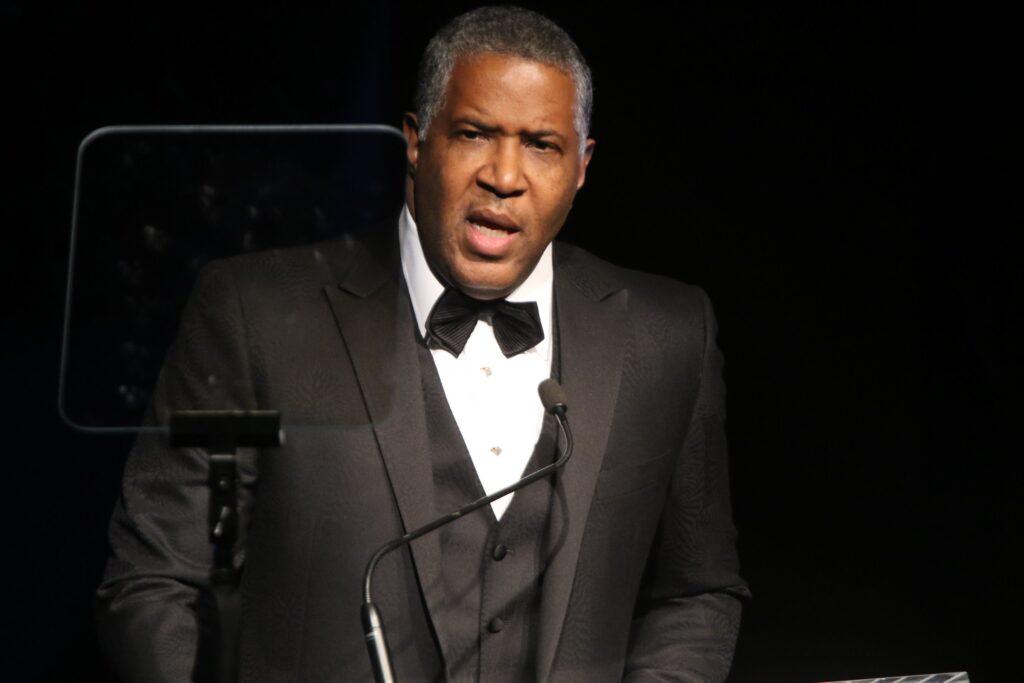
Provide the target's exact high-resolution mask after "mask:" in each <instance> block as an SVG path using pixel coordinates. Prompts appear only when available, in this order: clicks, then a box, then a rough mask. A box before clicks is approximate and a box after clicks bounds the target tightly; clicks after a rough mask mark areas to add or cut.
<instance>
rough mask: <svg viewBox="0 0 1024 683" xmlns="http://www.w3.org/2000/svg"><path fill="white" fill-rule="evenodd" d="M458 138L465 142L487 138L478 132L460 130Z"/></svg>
mask: <svg viewBox="0 0 1024 683" xmlns="http://www.w3.org/2000/svg"><path fill="white" fill-rule="evenodd" d="M458 136H459V137H460V138H462V139H463V140H483V139H484V138H485V137H486V136H485V135H484V133H482V132H480V131H478V130H472V129H467V130H460V131H459V132H458Z"/></svg>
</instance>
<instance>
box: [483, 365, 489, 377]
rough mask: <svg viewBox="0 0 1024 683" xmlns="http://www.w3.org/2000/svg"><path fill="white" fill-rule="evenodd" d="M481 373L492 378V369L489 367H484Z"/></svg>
mask: <svg viewBox="0 0 1024 683" xmlns="http://www.w3.org/2000/svg"><path fill="white" fill-rule="evenodd" d="M480 372H482V373H483V374H484V377H490V376H491V369H490V368H489V367H487V366H486V365H485V366H484V367H482V368H480Z"/></svg>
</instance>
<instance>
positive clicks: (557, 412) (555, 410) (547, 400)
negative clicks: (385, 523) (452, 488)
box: [362, 379, 573, 683]
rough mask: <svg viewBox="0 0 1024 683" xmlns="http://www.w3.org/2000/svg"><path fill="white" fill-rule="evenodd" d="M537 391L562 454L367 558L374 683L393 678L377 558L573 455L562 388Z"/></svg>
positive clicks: (551, 384) (545, 385)
mask: <svg viewBox="0 0 1024 683" xmlns="http://www.w3.org/2000/svg"><path fill="white" fill-rule="evenodd" d="M537 393H539V394H540V401H541V403H542V404H543V405H544V410H545V411H546V412H548V413H550V414H551V415H553V416H554V418H555V420H556V421H557V422H558V427H559V429H560V430H561V432H562V436H563V438H564V442H565V446H564V448H563V449H562V455H561V456H560V457H559V458H558V460H555V461H554V462H553V463H550V464H548V465H545V466H544V467H541V468H540V469H539V470H537V471H536V472H533V473H531V474H528V475H526V476H525V477H523V478H522V479H520V480H519V481H517V482H515V483H513V484H510V485H509V486H506V487H505V488H503V489H501V490H500V491H495V492H494V493H492V494H490V495H489V496H484V497H483V498H477V499H476V500H474V501H473V502H472V503H469V504H468V505H465V506H463V507H461V508H459V509H458V510H455V511H454V512H449V513H448V514H446V515H444V516H443V517H438V518H437V519H435V520H434V521H432V522H430V523H428V524H424V525H423V526H421V527H420V528H418V529H413V530H412V531H410V532H409V533H407V534H405V535H404V536H402V537H400V538H396V539H394V540H392V541H388V542H387V543H385V544H384V545H382V546H381V547H380V548H378V549H377V552H375V553H374V554H373V557H371V558H370V561H369V562H368V563H367V565H366V573H365V574H364V575H363V608H362V616H363V632H364V633H365V634H366V647H367V650H368V651H369V653H370V663H371V665H372V666H373V677H374V679H375V680H376V681H377V683H394V681H395V674H394V671H393V670H392V668H391V655H390V654H389V653H388V643H387V639H386V638H385V636H384V624H383V622H382V621H381V618H380V613H379V612H378V611H377V606H376V605H374V604H373V598H372V597H371V590H370V583H371V581H372V579H373V570H374V568H376V566H377V562H379V561H380V558H382V557H384V556H385V555H387V554H388V553H389V552H391V551H392V550H396V549H398V548H401V547H402V546H404V545H407V544H409V543H411V542H412V541H415V540H416V539H417V538H419V537H420V536H423V535H425V534H429V533H430V532H431V531H434V530H435V529H439V528H441V527H443V526H444V525H446V524H449V523H451V522H454V521H455V520H457V519H458V518H459V517H462V516H463V515H467V514H469V513H470V512H473V511H474V510H477V509H479V508H482V507H483V506H484V505H489V504H490V503H493V502H494V501H496V500H498V499H499V498H501V497H502V496H507V495H508V494H510V493H513V492H515V491H518V490H519V489H521V488H523V487H524V486H528V485H529V484H532V483H533V482H535V481H537V480H539V479H543V478H544V477H546V476H548V475H549V474H551V473H553V472H554V471H555V470H557V469H559V468H561V467H562V466H563V465H565V463H566V462H568V461H569V457H570V456H571V455H572V446H573V444H572V432H571V431H570V430H569V423H568V421H566V419H565V413H566V411H567V410H568V406H567V405H566V403H567V401H566V398H565V392H564V391H563V390H562V387H561V386H560V385H559V384H558V382H556V381H555V380H553V379H546V380H544V381H543V382H541V383H540V386H539V387H537Z"/></svg>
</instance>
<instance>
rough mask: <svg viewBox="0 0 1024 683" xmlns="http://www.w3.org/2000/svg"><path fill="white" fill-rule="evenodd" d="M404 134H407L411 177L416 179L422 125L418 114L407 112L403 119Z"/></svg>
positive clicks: (406, 144) (407, 158)
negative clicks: (417, 116) (417, 117)
mask: <svg viewBox="0 0 1024 683" xmlns="http://www.w3.org/2000/svg"><path fill="white" fill-rule="evenodd" d="M402 133H404V134H405V159H406V162H407V163H408V172H409V177H411V178H414V177H416V163H417V162H418V161H419V157H420V124H419V121H418V120H417V119H416V114H413V113H412V112H411V111H409V112H406V113H405V116H403V117H402Z"/></svg>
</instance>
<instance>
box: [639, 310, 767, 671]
mask: <svg viewBox="0 0 1024 683" xmlns="http://www.w3.org/2000/svg"><path fill="white" fill-rule="evenodd" d="M700 298H701V301H702V303H703V307H702V309H703V331H704V345H703V359H702V365H701V374H700V383H699V388H698V393H697V398H696V401H695V403H694V407H693V411H692V415H691V416H690V419H689V423H688V424H689V427H688V430H687V433H686V437H685V440H684V443H683V445H682V448H681V451H680V453H679V455H678V459H677V462H676V466H675V471H674V475H673V478H672V482H671V484H670V489H669V494H668V498H667V500H666V503H665V507H664V510H663V514H662V518H661V521H660V525H659V529H658V535H657V538H656V540H655V543H654V546H653V548H652V551H651V554H650V557H649V559H648V564H647V569H646V573H645V577H644V581H643V584H642V586H641V590H640V594H639V597H638V600H637V606H636V611H635V614H634V618H633V625H632V629H631V632H630V643H629V651H628V654H627V659H626V668H625V672H624V680H626V681H629V682H630V683H640V682H641V681H693V682H698V681H699V682H700V683H708V682H709V681H722V680H725V677H726V675H727V674H728V672H729V667H730V665H731V663H732V655H733V650H734V648H735V644H736V637H737V635H738V632H739V623H740V611H741V599H743V598H748V597H749V596H750V593H749V590H748V589H747V586H746V583H745V582H744V581H743V580H742V579H741V578H740V576H739V561H738V558H737V555H736V544H735V541H736V530H735V528H734V526H733V522H732V511H731V503H730V497H729V474H728V457H727V453H726V443H725V433H724V424H725V386H724V383H723V381H722V355H721V353H720V352H719V350H718V347H717V345H716V343H715V338H716V335H717V325H716V323H715V318H714V313H713V311H712V308H711V304H710V301H708V298H707V296H706V295H705V294H704V293H703V292H702V291H701V292H700Z"/></svg>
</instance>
